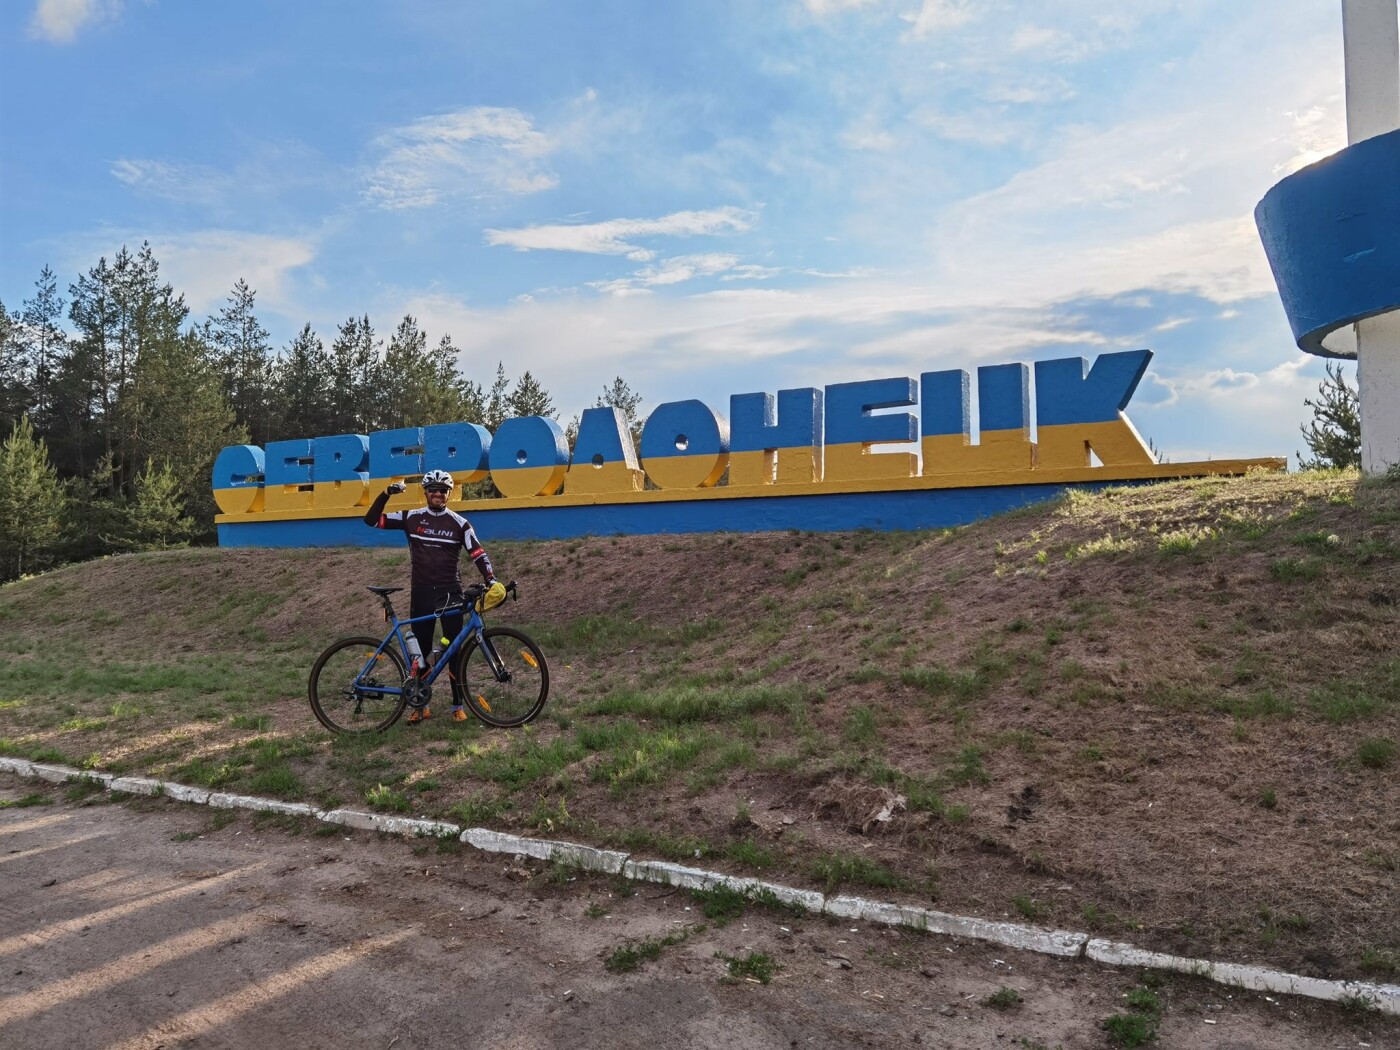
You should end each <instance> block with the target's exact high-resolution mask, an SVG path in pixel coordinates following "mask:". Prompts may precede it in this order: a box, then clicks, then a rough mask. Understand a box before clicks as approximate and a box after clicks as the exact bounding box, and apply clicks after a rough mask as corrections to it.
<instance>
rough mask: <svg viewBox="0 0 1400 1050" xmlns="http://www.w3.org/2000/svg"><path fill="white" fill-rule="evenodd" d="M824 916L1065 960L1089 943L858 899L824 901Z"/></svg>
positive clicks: (1084, 937)
mask: <svg viewBox="0 0 1400 1050" xmlns="http://www.w3.org/2000/svg"><path fill="white" fill-rule="evenodd" d="M826 913H827V914H828V915H836V916H839V917H840V918H843V919H861V920H864V921H865V922H878V923H883V924H884V925H886V926H908V927H909V928H911V929H915V930H923V931H926V932H928V933H941V934H944V935H946V936H949V937H968V938H971V939H972V940H977V941H991V942H992V943H993V944H1003V945H1005V946H1006V947H1008V948H1021V949H1023V950H1025V951H1031V952H1039V953H1040V954H1041V955H1060V956H1064V957H1066V958H1073V957H1075V956H1078V955H1082V954H1083V952H1084V945H1085V944H1086V943H1087V942H1088V940H1089V935H1088V934H1084V933H1071V932H1069V931H1067V930H1042V929H1040V928H1038V927H1035V926H1022V925H1020V924H1019V923H1014V922H991V921H989V920H986V919H972V918H967V917H965V916H962V915H950V914H948V913H947V912H941V911H930V910H929V909H928V908H914V907H908V906H906V905H902V904H884V903H881V902H880V901H868V900H864V899H863V898H861V897H834V898H831V899H829V900H827V902H826Z"/></svg>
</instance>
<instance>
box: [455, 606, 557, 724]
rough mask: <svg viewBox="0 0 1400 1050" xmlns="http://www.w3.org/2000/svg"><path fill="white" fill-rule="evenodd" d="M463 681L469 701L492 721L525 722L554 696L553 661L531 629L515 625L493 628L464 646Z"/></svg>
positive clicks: (475, 711) (459, 670) (476, 712)
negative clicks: (528, 631)
mask: <svg viewBox="0 0 1400 1050" xmlns="http://www.w3.org/2000/svg"><path fill="white" fill-rule="evenodd" d="M457 680H458V681H459V682H461V683H462V688H463V690H464V691H465V692H466V700H467V706H468V707H470V708H471V709H472V713H473V714H474V715H476V717H477V718H479V719H481V720H482V721H483V722H485V723H486V724H487V725H489V726H495V727H497V728H498V729H509V728H511V727H512V726H523V725H524V724H525V723H526V722H528V721H530V720H531V719H532V718H534V717H535V716H536V715H538V714H539V713H540V709H541V708H543V707H544V702H545V699H546V698H547V697H548V696H549V665H548V664H547V663H545V659H544V653H543V652H541V651H540V647H539V646H538V645H536V644H535V643H534V641H533V640H532V639H531V638H530V637H529V636H528V635H526V634H523V633H521V632H520V631H517V630H516V629H515V628H513V627H488V628H486V630H484V631H482V632H481V639H480V642H479V644H478V641H477V640H476V639H473V640H472V641H470V642H468V643H467V644H466V645H465V646H463V648H462V655H461V657H460V658H459V659H458V661H457Z"/></svg>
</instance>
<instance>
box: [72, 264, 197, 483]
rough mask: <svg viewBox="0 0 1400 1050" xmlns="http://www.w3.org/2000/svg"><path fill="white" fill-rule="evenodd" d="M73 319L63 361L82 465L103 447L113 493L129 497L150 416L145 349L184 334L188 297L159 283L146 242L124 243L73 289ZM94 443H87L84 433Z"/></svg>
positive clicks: (156, 268) (158, 274)
mask: <svg viewBox="0 0 1400 1050" xmlns="http://www.w3.org/2000/svg"><path fill="white" fill-rule="evenodd" d="M70 292H71V294H72V296H73V300H72V302H71V303H70V304H69V310H68V312H69V317H70V318H71V319H72V320H73V323H74V325H75V326H76V327H77V329H78V332H77V337H76V339H75V341H74V342H75V345H74V347H73V349H72V352H71V353H70V354H69V356H68V358H67V360H66V362H65V364H66V365H68V366H69V367H68V371H67V374H66V375H65V376H64V379H65V381H66V383H67V384H68V386H69V389H65V391H64V400H65V402H68V401H69V400H70V398H71V401H72V406H71V410H72V411H73V412H75V413H76V414H77V418H76V419H75V420H74V422H75V424H76V425H77V426H79V427H80V428H85V429H87V430H88V431H90V435H86V434H81V433H80V434H79V435H78V439H79V460H80V468H81V467H82V466H83V465H85V463H86V461H87V460H88V458H89V457H90V456H91V455H92V450H93V448H94V447H95V448H97V449H100V451H101V454H102V455H103V456H105V457H106V458H107V460H108V462H109V463H110V464H111V467H112V474H111V480H110V482H109V484H110V486H111V488H110V491H109V495H111V496H113V497H115V496H116V495H117V493H118V492H119V491H124V492H127V493H128V494H129V492H130V486H131V484H132V483H133V480H134V477H135V474H136V472H137V470H138V469H139V466H138V465H139V463H140V462H141V460H140V459H139V458H138V452H137V445H138V444H139V443H140V440H141V436H140V433H139V427H140V425H141V422H142V420H144V419H146V418H148V413H147V412H146V411H145V409H144V408H143V400H144V399H145V398H146V397H147V396H148V395H149V394H151V393H155V392H152V391H148V390H147V389H146V388H145V387H144V386H143V385H142V383H141V382H140V372H139V369H138V365H139V362H140V360H141V356H142V354H144V353H146V352H147V351H149V350H151V349H152V348H154V347H157V346H161V345H166V346H168V345H172V344H174V343H176V342H178V341H179V339H180V326H181V325H182V324H183V323H184V320H185V317H186V316H187V315H188V313H189V311H188V309H187V308H186V307H185V300H184V297H183V296H180V295H176V294H175V292H174V290H173V289H172V288H171V287H170V285H169V284H165V285H162V284H160V267H159V264H158V263H157V262H156V259H155V255H154V254H153V253H152V252H151V246H150V245H149V244H143V245H142V246H141V250H140V251H139V252H138V253H136V255H134V256H133V255H132V254H131V253H130V252H129V251H128V250H127V249H126V248H125V247H123V248H122V250H121V251H120V252H118V253H117V256H116V258H115V259H114V261H113V264H112V265H111V266H110V267H109V266H108V265H107V261H106V259H101V260H99V262H98V265H97V267H95V268H94V269H93V270H91V271H89V272H88V274H87V276H86V277H80V278H79V279H78V283H77V284H75V285H73V286H72V287H71V288H70ZM89 436H90V437H91V440H84V438H86V437H89Z"/></svg>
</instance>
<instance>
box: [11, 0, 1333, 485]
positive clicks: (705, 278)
mask: <svg viewBox="0 0 1400 1050" xmlns="http://www.w3.org/2000/svg"><path fill="white" fill-rule="evenodd" d="M1345 145H1346V127H1345V111H1344V101H1343V60H1342V47H1341V4H1340V3H1339V2H1335V0H1230V2H1228V3H1221V2H1219V0H1134V2H1133V3H1131V4H1109V3H1104V2H1102V0H1053V2H1050V3H1046V2H1043V0H1042V2H1029V0H703V2H701V0H693V2H687V0H672V2H664V3H657V2H655V0H590V2H587V3H584V2H581V0H474V2H472V3H458V2H446V0H395V2H392V3H391V2H387V0H385V2H371V0H297V2H296V3H286V2H284V0H239V2H238V3H233V2H230V0H209V2H205V3H190V2H178V0H37V2H36V0H7V2H6V3H4V4H3V5H0V301H3V303H4V304H5V306H6V308H8V309H10V310H14V309H16V308H18V307H19V306H20V304H21V302H22V300H24V299H26V298H28V297H29V296H31V295H32V294H33V292H34V282H35V280H36V279H37V277H38V275H39V272H40V271H41V270H42V269H43V267H44V266H46V265H47V266H50V267H51V268H52V269H53V270H54V272H55V273H56V274H57V275H58V278H59V282H60V288H61V289H66V287H67V285H68V284H69V283H72V282H73V281H75V280H76V279H77V278H78V277H79V276H80V275H81V274H84V273H86V272H87V271H88V270H89V269H91V268H92V267H94V266H95V265H96V264H97V262H98V260H99V259H100V258H103V257H105V258H107V259H109V260H110V259H111V258H112V256H113V255H115V253H116V252H117V251H118V250H119V249H120V248H121V247H122V246H123V245H126V246H128V247H130V248H132V249H133V250H134V249H136V248H138V247H139V246H140V245H141V243H142V242H149V243H150V245H151V247H152V250H153V251H154V253H155V256H156V258H157V260H158V261H159V263H160V265H161V275H162V277H163V278H164V279H165V280H167V281H169V282H170V283H171V284H172V285H173V286H174V287H175V289H176V290H177V291H179V292H182V293H183V294H184V296H185V301H186V304H187V305H188V306H189V307H190V310H191V314H192V318H193V319H195V320H199V319H202V318H204V317H206V316H209V315H211V314H214V313H216V312H217V311H218V310H219V308H220V307H221V306H222V305H223V304H224V302H225V300H226V298H227V296H228V295H229V293H230V291H231V290H232V288H233V286H234V284H235V282H237V281H238V280H239V279H243V280H245V281H247V283H248V284H249V286H250V287H252V288H253V289H254V290H255V291H256V294H257V300H256V302H257V313H258V317H259V319H260V320H261V321H262V323H263V325H264V327H266V328H267V329H268V330H269V332H270V333H271V336H272V342H273V345H274V347H275V348H277V349H279V350H280V349H282V348H284V347H285V346H286V345H287V343H288V342H289V341H290V340H291V339H292V337H293V336H294V335H295V334H296V333H297V332H298V331H299V330H300V329H301V327H302V325H304V324H307V323H310V324H311V326H312V327H313V328H314V329H315V330H316V332H317V333H318V334H319V335H320V336H321V338H322V339H323V341H324V342H325V343H326V344H327V345H329V343H330V342H331V340H332V339H333V338H334V336H335V332H336V328H337V326H338V325H339V324H340V323H342V322H344V321H345V320H346V319H347V318H349V317H351V316H359V315H364V314H367V315H369V317H370V319H371V322H372V323H373V325H374V327H375V329H376V330H377V331H378V332H379V333H380V334H381V335H382V336H385V337H387V336H388V335H389V334H390V333H391V332H392V331H393V330H394V328H395V327H396V326H397V324H398V322H399V320H400V318H402V317H403V316H404V315H406V314H411V315H413V316H414V317H415V318H417V319H418V322H419V325H420V327H422V328H423V329H424V330H425V331H426V332H427V335H428V338H429V342H430V343H436V342H437V340H438V338H439V337H440V336H441V335H443V334H445V333H446V334H450V335H451V336H452V338H453V341H454V343H455V344H456V345H457V346H458V347H460V348H461V350H462V353H463V369H464V371H466V372H467V374H468V375H470V376H471V377H472V378H474V379H476V380H477V381H479V382H481V383H483V384H484V385H488V386H489V384H490V380H491V378H492V376H493V375H494V372H495V369H496V365H497V362H504V364H505V367H506V370H507V372H508V373H509V374H510V375H511V376H512V377H514V376H517V375H519V374H520V373H521V372H522V371H524V370H526V369H528V370H529V371H531V372H532V373H533V374H534V375H535V376H536V378H538V379H539V380H540V381H541V382H542V383H543V384H544V385H545V387H546V388H547V389H548V390H549V391H550V392H551V394H552V395H553V397H554V400H555V404H556V406H557V407H558V409H559V415H560V419H561V421H567V420H568V419H569V417H571V416H572V415H573V414H575V413H577V412H579V411H581V410H582V409H583V408H585V407H588V406H590V405H592V404H593V403H594V401H595V399H596V398H597V396H598V395H599V394H600V393H601V392H602V390H603V388H604V387H605V386H607V385H609V384H610V383H611V381H612V379H613V377H614V376H621V377H622V378H623V379H625V380H626V381H627V382H628V384H629V385H630V386H631V387H632V388H633V389H634V390H635V391H637V392H639V393H640V394H641V395H642V396H643V398H644V402H643V407H642V411H643V413H645V412H646V411H648V410H649V409H650V408H653V407H655V406H656V405H657V404H659V403H661V402H664V401H674V400H682V399H685V398H692V397H695V398H700V399H701V400H703V401H705V402H706V403H707V404H710V405H711V406H713V407H714V408H715V409H717V410H718V411H719V412H720V413H721V414H722V415H723V414H727V412H728V403H729V396H730V395H731V394H735V393H747V392H751V391H760V390H764V391H768V392H773V393H776V392H777V391H778V390H779V389H788V388H792V387H806V386H814V387H822V386H825V385H827V384H829V383H837V382H847V381H851V380H858V379H874V378H882V377H888V376H917V375H918V374H919V373H920V372H924V371H929V370H934V369H942V368H957V367H961V368H968V369H973V368H975V367H976V366H977V365H980V364H1001V363H1006V362H1011V361H1026V362H1031V361H1036V360H1044V359H1049V358H1057V357H1072V356H1083V357H1087V358H1089V359H1090V360H1092V359H1093V358H1094V356H1095V355H1097V354H1099V353H1105V352H1111V351H1116V350H1131V349H1137V348H1141V347H1147V348H1149V349H1151V350H1152V351H1153V352H1154V354H1155V357H1154V359H1153V361H1152V364H1151V366H1150V368H1149V371H1148V374H1147V376H1146V377H1145V379H1144V380H1143V382H1142V384H1141V386H1140V387H1139V388H1138V392H1137V394H1136V396H1135V397H1134V399H1133V401H1132V403H1131V404H1130V405H1129V407H1128V409H1127V414H1128V416H1129V417H1130V418H1131V419H1132V420H1133V422H1134V424H1135V425H1136V427H1137V429H1138V431H1139V432H1140V433H1141V434H1142V435H1143V437H1144V438H1145V439H1149V440H1150V441H1151V442H1152V444H1153V445H1154V446H1155V447H1156V448H1157V449H1158V450H1159V451H1160V452H1161V454H1162V455H1163V456H1164V457H1166V458H1168V459H1169V460H1171V461H1172V462H1177V463H1180V462H1186V461H1191V460H1203V459H1210V458H1215V459H1220V458H1233V457H1242V456H1281V455H1290V456H1291V455H1293V454H1294V453H1295V452H1296V451H1297V450H1298V449H1303V450H1304V451H1306V446H1305V445H1304V443H1303V441H1302V438H1301V435H1300V434H1299V425H1300V424H1301V423H1303V422H1305V421H1306V420H1308V419H1309V418H1310V417H1311V411H1310V410H1309V409H1308V408H1307V407H1306V406H1305V405H1304V403H1303V402H1304V398H1307V397H1310V396H1313V395H1315V393H1316V391H1317V387H1318V384H1319V382H1320V381H1321V379H1322V378H1323V364H1324V363H1323V361H1322V360H1321V359H1318V358H1314V357H1310V356H1309V355H1306V354H1304V353H1302V352H1301V351H1299V350H1298V349H1297V347H1296V345H1295V344H1294V342H1293V340H1292V337H1291V335H1290V332H1289V328H1288V324H1287V320H1286V318H1285V316H1284V313H1283V308H1282V305H1281V304H1280V301H1279V298H1278V294H1277V291H1276V289H1275V286H1274V283H1273V279H1272V276H1271V274H1270V272H1269V267H1268V263H1267V261H1266V259H1265V257H1264V253H1263V250H1262V248H1261V246H1260V243H1259V237H1258V234H1257V232H1256V230H1255V227H1254V222H1253V217H1252V215H1253V209H1254V206H1255V205H1256V204H1257V203H1258V201H1259V199H1260V198H1261V197H1262V196H1263V195H1264V194H1265V193H1266V192H1267V191H1268V190H1269V188H1270V187H1271V186H1273V185H1274V184H1275V183H1276V182H1277V181H1279V179H1281V178H1283V177H1284V176H1285V175H1287V174H1289V173H1291V172H1293V171H1296V170H1298V169H1299V168H1301V167H1303V166H1304V165H1306V164H1309V163H1312V162H1313V161H1316V160H1319V159H1321V158H1322V157H1324V156H1326V155H1328V154H1329V153H1332V152H1335V151H1336V150H1339V149H1341V148H1342V147H1343V146H1345ZM974 385H975V384H974ZM307 436H314V435H307Z"/></svg>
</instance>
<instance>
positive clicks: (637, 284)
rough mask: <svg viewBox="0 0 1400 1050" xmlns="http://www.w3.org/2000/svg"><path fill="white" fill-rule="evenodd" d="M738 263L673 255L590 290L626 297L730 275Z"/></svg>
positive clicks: (713, 257)
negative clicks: (647, 289) (669, 286)
mask: <svg viewBox="0 0 1400 1050" xmlns="http://www.w3.org/2000/svg"><path fill="white" fill-rule="evenodd" d="M738 263H739V257H738V256H736V255H724V254H721V253H719V252H710V253H706V254H702V255H676V256H673V257H672V258H669V259H665V260H663V261H662V262H661V263H660V264H659V265H657V266H645V267H643V268H642V269H640V270H638V271H637V272H636V273H635V274H633V275H632V276H631V277H624V278H620V279H618V280H615V281H596V282H591V283H590V285H589V286H590V287H592V288H596V289H598V290H599V291H601V292H604V293H607V294H610V295H627V294H631V293H633V292H636V291H638V290H639V289H643V288H654V287H657V286H659V285H669V284H682V283H684V282H686V281H693V280H695V279H696V278H697V277H713V276H714V275H716V274H722V273H725V272H726V271H732V270H733V269H735V267H736V266H737V265H738Z"/></svg>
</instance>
